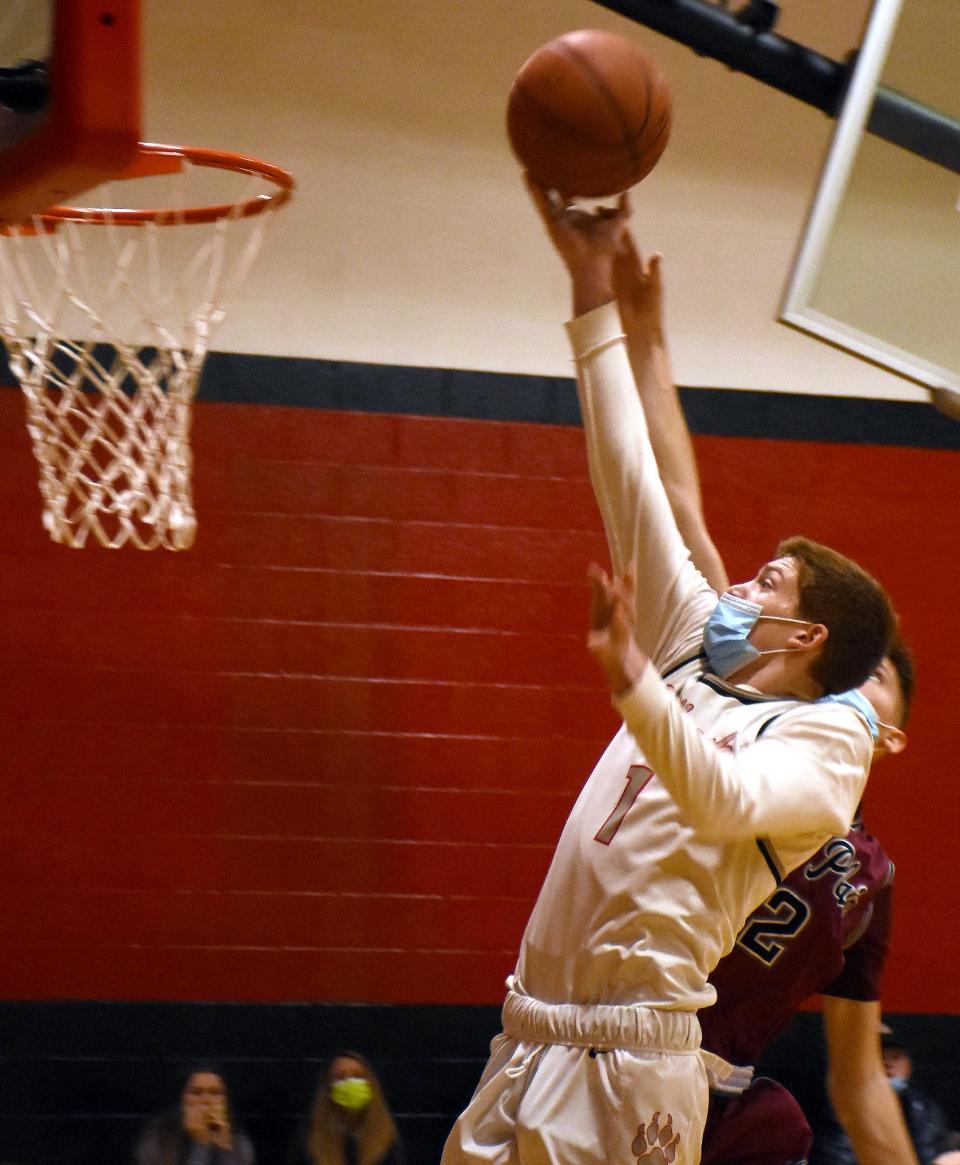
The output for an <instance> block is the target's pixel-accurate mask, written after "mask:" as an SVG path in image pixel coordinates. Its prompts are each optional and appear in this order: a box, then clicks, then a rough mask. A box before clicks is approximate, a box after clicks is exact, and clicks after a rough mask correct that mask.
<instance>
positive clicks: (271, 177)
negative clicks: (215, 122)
mask: <svg viewBox="0 0 960 1165" xmlns="http://www.w3.org/2000/svg"><path fill="white" fill-rule="evenodd" d="M184 162H190V163H191V164H192V165H194V166H205V167H207V168H208V169H213V170H232V171H234V172H235V173H238V174H257V175H259V176H260V177H261V178H265V179H266V180H267V181H268V182H272V183H273V185H274V186H275V187H276V190H274V191H272V192H271V193H269V194H258V195H257V196H256V197H255V198H251V199H248V201H246V202H222V203H216V204H213V205H210V206H187V207H181V208H180V209H179V210H178V209H175V208H169V207H150V208H146V209H143V210H128V209H122V210H107V209H105V208H103V207H95V206H51V207H48V208H47V209H46V210H45V211H44V212H43V213H42V214H38V215H34V216H33V218H32V219H31V220H30V222H32V223H35V222H37V221H38V220H39V222H41V223H42V224H43V225H44V226H45V227H46V228H47V229H56V227H57V226H58V225H59V224H60V223H62V222H82V223H92V224H94V225H100V226H105V225H106V224H108V223H114V224H116V225H118V226H142V225H144V224H145V223H156V224H157V225H158V226H179V225H181V224H182V223H204V222H206V223H210V222H216V221H217V220H218V219H221V218H228V217H230V218H250V217H251V216H253V215H257V214H263V212H264V211H265V210H275V209H276V208H277V207H279V206H282V205H283V204H284V203H285V202H287V201H288V200H289V198H290V195H291V194H292V193H293V188H294V186H295V182H294V180H293V175H291V174H289V173H288V172H287V171H286V170H282V169H281V168H280V167H279V166H274V165H272V164H271V163H270V162H261V161H260V159H259V158H250V157H247V156H246V155H244V154H234V153H230V152H229V151H227V150H208V149H203V148H201V147H198V146H164V145H158V144H157V143H155V142H141V143H140V144H139V146H138V147H137V157H136V158H135V160H134V161H133V162H132V163H131V165H130V166H128V167H127V168H126V169H125V170H123V171H122V172H121V173H119V174H115V175H114V176H113V177H112V178H110V179H108V181H111V182H114V181H123V180H126V179H129V178H149V177H153V176H155V175H162V174H176V173H179V171H180V170H182V169H183V164H184Z"/></svg>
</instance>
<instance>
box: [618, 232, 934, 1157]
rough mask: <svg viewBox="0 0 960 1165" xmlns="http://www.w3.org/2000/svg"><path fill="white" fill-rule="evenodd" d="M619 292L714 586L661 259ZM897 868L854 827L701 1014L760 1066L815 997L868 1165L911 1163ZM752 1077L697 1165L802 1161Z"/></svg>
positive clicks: (838, 1094)
mask: <svg viewBox="0 0 960 1165" xmlns="http://www.w3.org/2000/svg"><path fill="white" fill-rule="evenodd" d="M617 292H618V298H619V301H620V309H621V317H622V319H623V321H624V327H625V331H626V333H627V340H628V346H629V351H630V355H631V362H632V365H633V367H634V370H635V376H636V380H637V384H638V388H639V392H640V397H641V400H642V402H643V407H644V410H645V413H646V416H647V418H648V424H649V427H650V435H651V442H652V445H653V448H654V452H655V455H656V457H657V461H658V464H659V466H660V472H661V476H662V478H663V481H664V484H665V487H666V490H667V494H668V497H669V498H670V502H671V505H672V507H673V511H674V515H675V517H676V519H677V524H678V526H679V528H680V530H681V533H682V534H683V535H684V539H685V541H686V543H687V545H688V547H690V549H691V553H692V556H693V559H694V561H695V562H696V563H697V565H698V566H700V568H701V570H702V571H703V572H704V574H705V575H706V576H707V577H708V578H709V579H710V582H711V583H712V584H713V585H714V587H716V589H717V590H719V591H723V590H724V589H725V588H726V586H727V578H726V572H725V568H724V566H723V562H722V560H721V559H720V555H719V553H718V552H717V549H716V547H715V546H714V544H713V541H712V540H711V538H710V535H709V532H708V530H707V528H706V523H705V521H704V518H703V512H702V505H701V498H700V487H699V477H698V474H697V468H696V461H695V458H694V454H693V447H692V444H691V442H690V436H689V432H688V430H687V426H686V420H685V418H684V415H683V412H682V409H681V407H680V404H679V399H678V397H677V394H676V390H675V388H674V384H673V377H672V374H671V371H670V366H669V358H668V353H667V346H666V340H665V336H664V332H663V328H662V323H661V321H662V312H663V308H662V288H661V279H660V261H659V256H653V257H652V258H651V259H650V261H649V262H648V263H646V264H644V263H643V262H642V260H641V259H640V257H639V256H638V255H637V254H636V252H635V250H634V249H633V246H632V241H630V240H627V241H626V245H625V246H624V248H623V251H622V254H621V256H620V259H619V262H618V265H617ZM913 683H914V678H913V664H912V661H911V658H910V654H909V652H908V650H907V648H906V646H905V645H904V644H903V642H902V641H901V640H899V638H895V639H894V641H893V643H892V644H891V645H890V647H889V648H888V653H887V656H886V658H885V659H884V660H883V662H882V663H881V664H880V665H879V666H878V668H877V669H876V672H875V673H874V674H873V675H872V676H871V677H870V678H869V679H868V680H867V681H866V683H864V684H863V685H862V686H861V688H860V692H861V693H862V695H863V696H865V697H866V699H867V700H868V701H869V708H868V709H867V710H866V711H867V715H868V717H869V716H870V714H871V712H872V713H873V719H872V724H871V727H872V728H873V730H874V734H875V744H874V760H878V759H880V758H882V757H885V756H892V755H895V754H896V753H899V752H900V751H902V749H903V748H904V747H905V746H906V736H905V734H904V732H903V726H904V724H905V723H906V719H907V714H908V712H909V706H910V701H911V698H912V695H913ZM892 895H893V865H892V863H891V862H890V860H889V859H888V858H887V856H886V854H885V853H884V851H883V849H882V847H881V846H880V844H879V842H878V841H877V840H876V839H875V838H873V837H871V836H870V835H869V834H868V833H867V832H866V831H865V830H864V829H863V826H862V824H861V823H860V822H859V821H857V822H856V823H855V824H854V827H853V828H852V829H851V830H850V832H849V833H848V834H847V835H846V837H834V838H831V839H830V841H828V842H827V843H826V844H825V845H824V846H823V847H822V848H821V849H820V850H819V851H818V852H817V853H816V854H814V855H813V857H812V858H810V860H809V861H807V862H805V863H803V865H801V866H800V867H798V868H797V869H796V870H794V871H793V872H792V873H790V874H789V875H788V876H787V877H786V878H785V879H783V881H782V882H781V883H780V885H779V886H778V888H777V889H776V890H775V891H774V893H773V894H772V895H771V897H770V898H769V899H768V900H767V901H766V902H765V903H764V904H763V905H762V906H760V907H758V908H757V909H756V910H755V911H754V912H753V913H752V914H751V915H750V917H749V918H748V919H747V921H746V923H745V924H744V926H743V929H742V930H741V932H740V934H739V936H738V938H737V943H736V945H735V947H734V949H733V951H731V953H730V954H728V955H727V956H726V957H725V958H723V959H722V960H721V961H720V963H719V964H718V966H717V967H716V968H715V970H714V971H713V972H712V974H711V975H710V982H711V984H712V985H713V986H714V988H715V989H716V992H717V1002H716V1003H715V1004H714V1005H713V1006H712V1007H709V1008H705V1009H704V1010H702V1011H701V1012H700V1024H701V1028H702V1029H703V1047H704V1049H706V1050H707V1051H709V1052H711V1053H713V1054H715V1055H717V1056H719V1057H721V1058H722V1060H724V1061H727V1062H729V1063H732V1064H736V1065H753V1064H755V1063H757V1062H758V1060H759V1059H760V1056H761V1053H762V1052H763V1049H764V1048H765V1046H766V1045H767V1044H768V1043H769V1042H770V1040H771V1039H773V1037H774V1036H775V1035H776V1034H777V1033H778V1032H779V1031H780V1030H781V1029H782V1028H783V1027H784V1026H785V1025H786V1024H787V1023H788V1022H789V1020H790V1018H791V1017H792V1016H793V1014H794V1012H795V1011H796V1009H797V1008H798V1007H799V1005H800V1004H801V1003H803V1002H804V1000H806V999H807V998H809V997H810V996H812V995H814V994H817V993H818V992H819V993H821V994H823V996H824V998H823V1015H824V1022H825V1027H826V1038H827V1049H828V1054H829V1060H830V1075H829V1080H828V1085H829V1091H830V1096H831V1100H832V1102H833V1106H834V1108H835V1110H836V1112H837V1113H838V1115H839V1116H840V1117H841V1119H842V1121H843V1124H844V1126H845V1128H846V1130H847V1132H848V1134H849V1135H850V1138H851V1141H852V1142H853V1146H854V1150H855V1153H856V1156H857V1160H858V1161H859V1162H860V1165H916V1156H915V1154H914V1151H913V1147H912V1144H911V1142H910V1139H909V1134H908V1132H907V1128H906V1125H905V1124H904V1121H903V1119H902V1115H901V1111H900V1106H899V1105H898V1104H897V1103H896V1100H895V1097H894V1094H893V1092H892V1090H891V1088H890V1087H889V1084H888V1082H887V1080H886V1076H885V1070H884V1064H883V1059H882V1057H881V1051H880V1034H879V1033H880V1024H881V1014H880V1002H879V1000H880V979H881V975H882V972H883V968H884V963H885V961H886V957H887V952H888V948H889V938H890V913H891V905H892ZM751 1074H752V1069H750V1070H748V1071H746V1072H736V1073H733V1074H731V1076H730V1077H729V1079H728V1081H727V1083H726V1084H725V1085H724V1086H723V1087H722V1088H719V1089H715V1090H714V1092H713V1094H712V1096H711V1103H710V1111H709V1115H708V1118H707V1126H706V1131H705V1134H704V1142H703V1155H702V1159H701V1160H702V1165H789V1163H794V1162H800V1161H803V1160H805V1158H806V1156H807V1154H808V1152H809V1149H810V1146H811V1141H812V1133H811V1131H810V1128H809V1125H808V1124H807V1121H806V1118H805V1117H804V1115H803V1112H802V1111H801V1109H800V1106H799V1105H798V1104H797V1102H796V1101H795V1100H794V1098H793V1097H792V1096H791V1095H790V1093H789V1092H788V1091H787V1090H786V1089H785V1088H783V1087H782V1086H781V1085H780V1084H778V1083H776V1082H775V1081H773V1080H768V1079H763V1078H757V1079H754V1080H753V1081H752V1083H750V1076H751Z"/></svg>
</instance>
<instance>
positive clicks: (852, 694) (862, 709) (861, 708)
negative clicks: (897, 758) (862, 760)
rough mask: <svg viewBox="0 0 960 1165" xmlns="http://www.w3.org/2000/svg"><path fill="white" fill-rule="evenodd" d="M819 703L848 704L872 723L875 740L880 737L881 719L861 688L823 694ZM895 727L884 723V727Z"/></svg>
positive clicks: (872, 734)
mask: <svg viewBox="0 0 960 1165" xmlns="http://www.w3.org/2000/svg"><path fill="white" fill-rule="evenodd" d="M817 703H818V704H846V705H847V707H848V708H852V709H853V710H854V711H855V712H859V713H860V715H861V716H862V717H863V718H864V720H866V722H867V723H868V724H869V725H870V734H871V736H872V737H873V739H874V740H879V739H880V721H879V720H878V719H877V713H876V712H875V711H874V707H873V705H872V704H871V703H870V701H869V700H868V699H867V697H866V696H865V695H864V694H863V692H861V691H860V689H859V688H851V689H850V690H849V691H848V692H837V693H836V695H833V696H822V697H821V698H820V699H819V700H818V701H817ZM891 727H893V726H892V725H890V724H884V728H891Z"/></svg>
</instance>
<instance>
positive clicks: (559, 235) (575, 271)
mask: <svg viewBox="0 0 960 1165" xmlns="http://www.w3.org/2000/svg"><path fill="white" fill-rule="evenodd" d="M524 181H525V182H526V184H527V190H528V191H529V192H530V197H531V198H532V199H533V204H534V206H535V207H536V208H537V212H538V213H539V215H540V218H541V220H542V222H543V225H544V227H545V228H546V231H547V234H548V236H549V237H550V241H551V242H552V243H553V245H554V247H555V248H556V250H557V254H558V255H559V256H560V258H561V259H562V260H563V263H564V265H565V266H566V268H567V271H568V272H569V274H570V278H571V280H572V283H573V294H574V313H575V314H577V315H580V314H583V313H584V312H586V311H590V310H591V309H592V308H594V307H599V306H600V305H601V304H604V303H609V302H610V301H611V300H613V299H614V290H613V271H614V263H615V261H616V257H617V253H618V251H619V250H620V247H621V244H622V241H623V238H624V236H625V235H626V232H627V223H628V221H629V219H630V213H631V211H630V200H629V198H628V197H627V195H626V194H625V193H624V194H621V195H620V196H619V198H618V199H617V201H616V204H615V205H613V206H598V207H595V208H593V209H591V210H587V209H585V208H584V207H582V206H578V205H577V204H576V203H572V202H566V201H565V200H564V199H563V198H561V196H560V195H559V194H558V193H557V191H555V190H544V189H542V188H541V187H540V186H538V185H537V184H536V183H535V182H534V181H533V179H532V178H531V177H530V175H529V174H524Z"/></svg>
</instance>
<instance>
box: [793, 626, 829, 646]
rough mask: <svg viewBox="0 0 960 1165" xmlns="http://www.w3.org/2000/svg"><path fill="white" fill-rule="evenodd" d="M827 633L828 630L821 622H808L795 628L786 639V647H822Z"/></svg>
mask: <svg viewBox="0 0 960 1165" xmlns="http://www.w3.org/2000/svg"><path fill="white" fill-rule="evenodd" d="M829 634H830V631H829V630H828V628H827V627H825V626H824V625H823V623H808V624H807V625H806V626H805V627H798V628H797V630H796V631H795V632H794V633H793V634H792V635H791V636H790V638H789V639H788V640H787V647H792V648H793V649H794V650H795V651H799V650H803V649H806V650H808V651H809V649H810V648H811V647H823V645H824V643H826V641H827V636H828V635H829Z"/></svg>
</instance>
